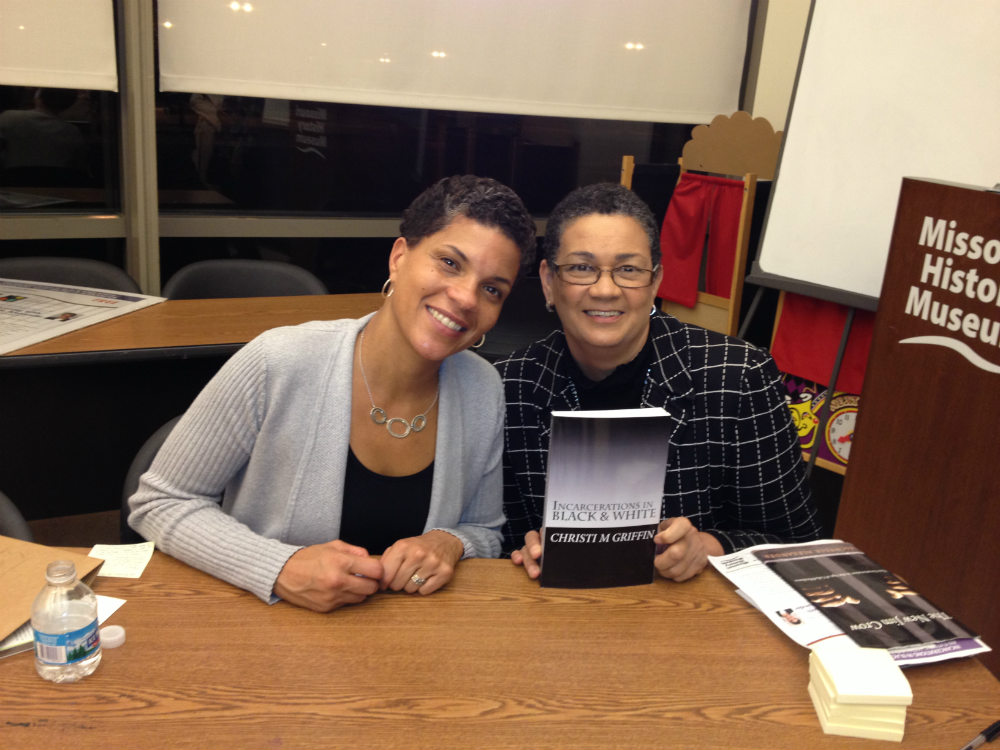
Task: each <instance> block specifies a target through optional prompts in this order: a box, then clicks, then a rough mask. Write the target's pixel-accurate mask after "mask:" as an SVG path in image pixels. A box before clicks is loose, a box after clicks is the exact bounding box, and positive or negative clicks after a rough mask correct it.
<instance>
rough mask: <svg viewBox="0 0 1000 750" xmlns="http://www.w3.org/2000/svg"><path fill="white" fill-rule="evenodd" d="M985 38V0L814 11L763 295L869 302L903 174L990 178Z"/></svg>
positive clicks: (999, 134) (992, 47)
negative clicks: (811, 288) (812, 288)
mask: <svg viewBox="0 0 1000 750" xmlns="http://www.w3.org/2000/svg"><path fill="white" fill-rule="evenodd" d="M998 32H1000V2H997V1H996V0H877V2H873V1H872V0H814V2H813V8H812V13H811V18H810V23H809V28H808V31H807V35H806V44H805V50H804V53H803V57H802V61H801V64H800V69H799V75H798V81H797V83H796V88H795V94H794V99H793V102H792V107H791V111H790V114H789V118H788V126H787V128H786V134H785V142H784V145H783V149H782V154H781V160H780V162H779V166H778V172H777V177H776V180H775V183H774V189H773V192H772V196H771V203H770V206H769V208H768V215H767V223H766V225H765V228H764V233H763V237H762V239H761V246H760V251H759V254H758V257H757V262H756V264H755V272H756V271H758V270H759V271H761V272H763V273H764V274H765V275H767V276H769V277H772V276H773V277H775V278H776V279H779V280H784V281H785V282H786V283H765V285H766V286H775V287H777V288H787V289H793V290H794V289H796V288H798V287H799V285H798V284H796V282H805V283H806V284H816V285H821V286H822V287H826V288H830V289H832V290H839V291H842V292H846V293H848V294H849V295H854V294H856V295H861V296H863V297H871V298H877V297H878V295H879V292H880V290H881V286H882V276H883V273H884V271H885V264H886V259H887V255H888V251H889V239H890V236H891V234H892V226H893V222H894V219H895V213H896V203H897V201H898V199H899V189H900V184H901V181H902V179H903V177H918V178H927V179H935V180H942V181H947V182H957V183H964V184H969V185H979V186H986V187H988V186H992V185H994V184H995V183H997V182H998V181H1000V53H998V51H997V45H996V39H997V34H998ZM755 275H756V274H755ZM772 281H773V279H772ZM787 282H791V283H787ZM813 296H817V297H821V298H822V297H824V296H826V298H829V299H835V301H842V296H841V299H837V295H836V294H834V295H824V294H822V293H817V294H814V295H813Z"/></svg>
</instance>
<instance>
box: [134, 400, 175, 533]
mask: <svg viewBox="0 0 1000 750" xmlns="http://www.w3.org/2000/svg"><path fill="white" fill-rule="evenodd" d="M179 420H180V415H178V416H176V417H174V418H173V419H171V420H170V421H169V422H166V423H165V424H163V425H161V426H160V427H159V428H158V429H157V430H156V432H154V433H153V434H152V435H150V436H149V437H148V438H146V442H144V443H143V444H142V446H141V447H140V448H139V450H138V452H137V453H136V454H135V457H134V458H133V459H132V463H131V464H130V465H129V467H128V472H126V474H125V482H124V484H123V485H122V505H121V519H120V521H119V536H120V537H121V543H122V544H134V543H137V542H142V541H145V540H144V539H143V538H142V536H141V535H140V534H139V533H138V532H137V531H136V530H135V529H133V528H132V527H131V526H129V525H128V514H129V507H128V499H129V498H130V497H132V495H134V494H135V491H136V490H137V489H139V477H141V476H142V475H143V474H145V473H146V471H147V470H148V469H149V466H150V464H152V463H153V459H154V458H155V457H156V454H157V453H158V452H159V450H160V447H161V446H162V445H163V441H164V440H166V439H167V436H168V435H169V434H170V432H171V431H172V430H173V429H174V425H176V424H177V422H178V421H179Z"/></svg>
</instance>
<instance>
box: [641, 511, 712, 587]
mask: <svg viewBox="0 0 1000 750" xmlns="http://www.w3.org/2000/svg"><path fill="white" fill-rule="evenodd" d="M653 541H654V542H656V544H657V545H660V546H665V547H666V549H665V550H663V552H661V553H660V554H658V555H657V556H656V557H655V558H653V564H654V565H655V566H656V570H657V572H658V573H659V574H660V575H661V576H663V577H664V578H669V579H671V580H673V581H686V580H688V579H689V578H694V577H695V576H696V575H698V574H699V573H700V572H701V571H703V570H704V569H705V566H706V565H708V556H709V555H721V554H722V553H723V550H722V545H721V544H719V540H718V539H716V538H715V537H714V536H712V535H711V534H708V533H706V532H704V531H698V529H696V528H695V527H694V525H693V524H692V523H691V521H689V520H688V519H687V518H685V517H684V516H678V517H677V518H668V519H666V520H665V521H660V530H659V533H658V534H657V535H656V536H655V537H653Z"/></svg>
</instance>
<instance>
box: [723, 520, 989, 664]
mask: <svg viewBox="0 0 1000 750" xmlns="http://www.w3.org/2000/svg"><path fill="white" fill-rule="evenodd" d="M762 558H763V559H762ZM709 561H710V562H711V563H712V565H713V566H714V567H715V568H716V570H718V571H719V572H720V573H722V575H724V576H725V577H726V578H728V579H729V580H730V581H731V582H732V583H733V584H734V585H736V586H737V590H736V593H737V594H739V595H740V596H742V597H743V598H744V599H746V600H747V601H748V602H749V603H750V604H751V605H753V606H754V607H755V608H757V609H758V610H760V611H761V612H763V613H764V615H766V616H767V618H768V619H769V620H771V622H773V623H774V624H775V625H777V626H778V628H779V629H780V630H781V631H782V632H783V633H785V635H787V636H788V637H789V638H791V639H792V640H794V641H795V642H796V643H798V644H799V645H801V646H806V647H807V648H808V647H810V646H812V645H813V644H815V643H818V642H819V641H822V640H823V639H826V638H832V637H836V636H846V637H849V638H851V639H852V640H853V641H854V642H855V643H857V644H858V645H860V646H869V647H870V646H878V647H881V648H886V649H888V651H889V653H890V654H891V655H892V657H893V659H895V660H896V662H897V663H898V664H899V665H900V666H902V667H906V666H910V665H914V664H925V663H929V662H935V661H944V660H946V659H954V658H958V657H963V656H974V655H975V654H981V653H985V652H987V651H990V650H991V649H990V647H989V646H987V645H986V644H985V643H983V641H982V640H981V639H980V638H979V637H978V636H977V635H976V634H975V633H973V632H971V631H969V630H968V629H967V628H965V627H964V626H963V625H961V623H958V622H957V621H956V620H955V619H954V618H953V617H952V616H951V615H949V614H947V613H945V612H942V611H941V610H939V609H938V608H937V607H935V606H934V605H933V604H931V603H930V602H928V601H927V600H926V599H924V598H923V597H921V596H920V595H919V594H917V593H916V592H915V591H912V589H910V588H909V587H908V586H907V585H906V584H905V582H904V581H903V580H902V579H900V578H899V577H898V576H895V575H894V574H892V573H891V572H890V571H887V570H885V569H883V568H880V567H878V565H877V563H874V561H872V560H871V559H870V558H868V557H867V556H866V555H864V553H863V552H861V551H860V550H858V549H857V548H855V547H854V546H853V545H851V544H846V543H844V542H841V541H838V540H836V539H821V540H819V541H816V542H807V543H805V544H761V545H757V546H755V547H748V548H747V549H744V550H740V551H739V552H734V553H732V554H729V555H722V556H719V557H710V558H709ZM784 563H792V564H793V565H794V569H793V571H792V572H789V570H788V567H789V566H787V565H786V566H784V567H785V570H784V571H783V574H784V575H785V576H786V577H789V578H790V577H793V576H797V577H798V583H797V584H796V585H797V587H798V589H799V590H796V587H793V585H792V584H790V583H789V582H787V581H786V580H785V578H783V577H782V575H779V573H778V572H777V570H776V568H775V565H780V564H784ZM874 580H877V581H878V584H879V585H878V587H876V586H874V585H872V583H873V581H874ZM802 591H807V592H811V594H810V596H811V599H812V600H810V598H807V597H806V596H805V594H803V593H801V592H802ZM893 644H895V645H893Z"/></svg>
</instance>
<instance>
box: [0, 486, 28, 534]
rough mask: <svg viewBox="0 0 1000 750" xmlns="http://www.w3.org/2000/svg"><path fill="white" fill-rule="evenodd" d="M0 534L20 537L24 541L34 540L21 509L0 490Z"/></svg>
mask: <svg viewBox="0 0 1000 750" xmlns="http://www.w3.org/2000/svg"><path fill="white" fill-rule="evenodd" d="M0 534H3V535H4V536H9V537H13V538H14V539H21V540H22V541H25V542H33V541H35V537H34V535H33V534H32V533H31V528H30V527H29V526H28V522H27V521H25V520H24V516H22V515H21V511H19V510H18V509H17V506H16V505H14V502H13V501H12V500H11V499H10V498H9V497H7V496H6V495H5V494H3V493H2V492H0Z"/></svg>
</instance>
